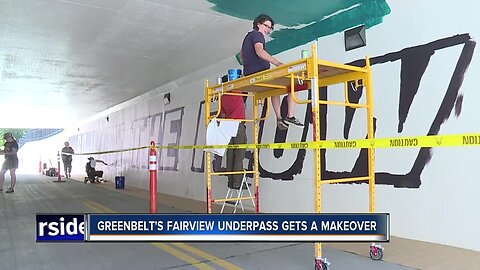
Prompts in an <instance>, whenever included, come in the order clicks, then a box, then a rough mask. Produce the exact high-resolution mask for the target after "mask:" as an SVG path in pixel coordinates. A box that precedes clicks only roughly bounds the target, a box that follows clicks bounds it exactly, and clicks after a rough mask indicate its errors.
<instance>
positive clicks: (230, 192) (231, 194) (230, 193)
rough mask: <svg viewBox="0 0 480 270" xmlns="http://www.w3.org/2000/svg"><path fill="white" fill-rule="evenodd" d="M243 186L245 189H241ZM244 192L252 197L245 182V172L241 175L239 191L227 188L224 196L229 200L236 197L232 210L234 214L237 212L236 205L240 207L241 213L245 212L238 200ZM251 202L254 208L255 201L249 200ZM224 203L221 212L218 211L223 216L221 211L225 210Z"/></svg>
mask: <svg viewBox="0 0 480 270" xmlns="http://www.w3.org/2000/svg"><path fill="white" fill-rule="evenodd" d="M244 186H245V189H244V188H243V187H244ZM245 190H246V191H247V192H248V194H249V195H250V197H253V196H252V192H251V191H250V187H249V185H248V182H247V173H246V172H245V173H244V174H243V178H242V183H241V184H240V188H239V189H233V188H228V190H227V195H226V196H225V199H231V198H235V197H234V196H237V197H236V198H237V200H236V201H235V208H234V209H233V213H234V214H235V213H236V212H237V207H238V205H240V207H241V208H242V212H243V211H245V209H244V207H243V203H242V200H241V199H240V198H241V197H242V196H243V192H244V191H245ZM235 193H236V194H235ZM251 200H252V204H253V207H255V201H254V200H253V199H251ZM226 203H227V202H226V201H224V202H223V205H222V210H221V211H220V213H221V214H223V210H224V208H225V204H226Z"/></svg>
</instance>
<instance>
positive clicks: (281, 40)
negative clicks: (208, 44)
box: [208, 0, 391, 54]
mask: <svg viewBox="0 0 480 270" xmlns="http://www.w3.org/2000/svg"><path fill="white" fill-rule="evenodd" d="M208 1H209V2H211V3H213V4H215V6H214V7H212V9H213V10H215V11H218V12H220V13H223V14H227V15H230V16H234V17H238V18H242V19H246V20H251V21H253V20H254V19H255V18H256V17H257V16H258V15H259V14H261V13H265V14H268V15H269V16H270V17H272V18H273V20H274V21H275V24H276V25H277V24H281V25H283V26H285V27H286V28H282V29H278V27H277V29H278V30H275V31H274V32H273V33H272V34H271V37H272V40H271V41H269V42H267V48H268V51H269V52H270V54H278V53H281V52H283V51H286V50H289V49H291V48H295V47H297V46H300V45H303V44H305V43H308V42H310V41H313V40H316V39H317V38H320V37H323V36H328V35H331V34H335V33H339V32H343V31H345V30H346V29H350V28H352V27H355V26H358V25H362V24H365V25H366V27H367V28H370V27H373V26H375V25H377V24H380V23H382V22H383V17H384V16H386V15H388V14H389V13H390V11H391V10H390V7H389V6H388V4H387V3H386V0H329V1H319V0H298V1H291V0H264V1H258V0H242V1H241V4H239V1H232V0H208ZM247 31H249V29H246V32H247ZM239 42H240V41H239Z"/></svg>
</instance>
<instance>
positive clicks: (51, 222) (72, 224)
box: [36, 214, 85, 242]
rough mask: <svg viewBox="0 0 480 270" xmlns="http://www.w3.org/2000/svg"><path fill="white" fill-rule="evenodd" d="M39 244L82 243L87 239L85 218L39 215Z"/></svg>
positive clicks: (70, 215) (37, 227) (37, 231)
mask: <svg viewBox="0 0 480 270" xmlns="http://www.w3.org/2000/svg"><path fill="white" fill-rule="evenodd" d="M36 235H37V242H56V241H81V242H83V241H84V239H85V236H84V235H85V216H84V215H78V214H77V215H76V214H63V215H59V214H37V219H36Z"/></svg>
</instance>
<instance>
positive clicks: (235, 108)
mask: <svg viewBox="0 0 480 270" xmlns="http://www.w3.org/2000/svg"><path fill="white" fill-rule="evenodd" d="M234 93H235V92H234ZM221 99H222V102H221V103H222V107H221V117H222V118H227V119H238V120H239V121H240V122H239V124H238V130H237V135H236V136H235V137H232V139H231V140H230V143H229V144H246V143H247V133H246V127H245V123H244V122H242V121H241V120H244V119H245V103H244V101H243V98H242V96H234V95H227V94H224V95H222V97H221ZM244 159H245V149H230V148H229V149H227V172H232V171H233V172H238V171H242V170H243V160H244ZM227 178H228V187H229V188H233V189H239V188H240V186H241V184H242V179H243V174H229V175H227Z"/></svg>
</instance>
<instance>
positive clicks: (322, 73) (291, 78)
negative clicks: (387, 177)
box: [205, 42, 383, 269]
mask: <svg viewBox="0 0 480 270" xmlns="http://www.w3.org/2000/svg"><path fill="white" fill-rule="evenodd" d="M295 80H303V81H305V82H307V83H309V84H310V88H311V89H312V99H311V100H299V99H298V98H297V97H296V95H295V90H294V88H295V87H294V83H295ZM359 80H362V82H363V86H364V87H365V88H364V89H365V91H366V103H365V104H356V103H350V102H349V99H348V91H347V89H348V87H347V83H348V82H351V81H355V82H358V81H359ZM341 83H343V84H344V85H345V102H338V101H328V100H320V98H319V89H320V87H322V86H328V85H334V84H341ZM287 86H290V93H291V95H292V97H293V99H294V100H295V102H296V103H299V104H305V103H312V117H313V122H312V123H313V140H314V141H320V110H319V108H320V105H321V104H326V105H340V106H348V107H351V108H366V109H367V125H368V135H367V136H368V139H373V138H374V131H373V83H372V68H371V66H370V59H369V58H368V57H366V59H365V66H364V67H356V66H350V65H345V64H339V63H334V62H329V61H325V60H320V59H318V57H317V45H316V43H315V42H314V43H313V44H312V55H311V57H309V58H304V59H300V60H297V61H294V62H291V63H288V64H285V65H282V66H279V67H276V68H272V69H268V70H265V71H261V72H258V73H255V74H252V75H249V76H245V77H241V78H239V79H236V80H233V81H229V82H225V83H222V84H217V85H213V86H210V85H209V83H208V80H207V81H206V82H205V123H206V125H208V123H210V120H211V119H213V118H215V117H218V115H219V112H218V113H217V115H212V114H211V103H212V101H213V100H215V99H216V98H218V100H219V105H218V111H220V107H221V103H220V102H221V101H220V100H221V98H220V97H221V95H225V94H233V95H242V94H236V93H230V92H231V91H233V90H234V91H236V92H246V93H248V94H247V95H248V96H253V116H254V119H252V120H247V122H253V127H254V128H253V135H254V136H253V143H254V144H255V145H257V144H258V124H259V122H260V121H262V120H264V118H260V117H259V116H258V106H259V105H261V103H262V102H261V101H262V100H264V99H265V98H270V97H272V96H279V95H283V94H288V90H287V89H288V87H287ZM266 102H267V105H268V103H269V100H267V101H266ZM267 110H268V109H267ZM268 114H269V113H268V111H267V114H266V115H267V117H268ZM258 151H259V150H258V148H255V149H254V155H253V158H254V165H253V171H249V172H247V173H253V174H254V192H255V196H254V198H255V202H256V203H255V211H256V212H257V213H259V212H260V205H259V188H258V183H259V182H258V180H259V172H258ZM211 161H212V160H211V153H209V152H207V153H206V164H207V165H206V178H207V179H206V181H207V211H208V213H212V203H214V202H221V201H225V199H214V198H212V182H211V181H212V176H214V175H226V174H227V173H225V172H221V173H214V172H212V165H211ZM321 166H322V164H321V159H320V149H319V148H316V149H314V169H315V212H316V213H321V212H322V184H332V183H344V182H354V181H360V180H368V185H369V212H375V149H374V148H369V149H368V176H363V177H353V178H341V179H330V180H323V181H322V176H321ZM243 173H245V172H244V171H241V172H230V174H243ZM236 199H237V198H233V199H227V200H236ZM240 199H244V200H245V199H251V197H243V198H240ZM372 248H373V249H379V248H380V249H381V247H380V246H377V245H374V244H372V246H371V250H370V252H371V253H372ZM382 250H383V249H382ZM382 250H380V252H382ZM370 256H371V257H372V254H370ZM382 256H383V252H382ZM372 258H373V259H377V258H374V257H372ZM380 259H381V258H380ZM327 265H328V263H327V262H326V260H325V259H324V258H323V257H322V246H321V243H315V267H316V269H326V268H327Z"/></svg>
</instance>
